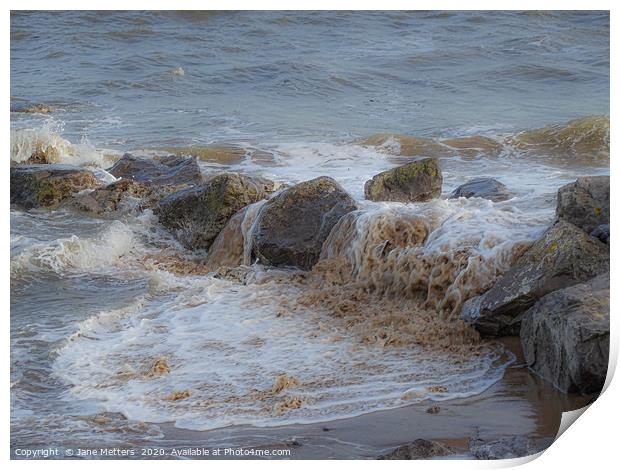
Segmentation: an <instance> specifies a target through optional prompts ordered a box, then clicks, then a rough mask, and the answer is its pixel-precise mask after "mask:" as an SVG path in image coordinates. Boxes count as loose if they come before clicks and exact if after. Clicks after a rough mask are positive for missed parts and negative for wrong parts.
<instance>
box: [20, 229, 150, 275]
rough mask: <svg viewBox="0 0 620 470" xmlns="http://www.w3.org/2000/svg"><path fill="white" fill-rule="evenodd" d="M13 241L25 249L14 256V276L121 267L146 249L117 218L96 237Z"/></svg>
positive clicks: (136, 236) (137, 237)
mask: <svg viewBox="0 0 620 470" xmlns="http://www.w3.org/2000/svg"><path fill="white" fill-rule="evenodd" d="M141 228H143V227H141ZM138 233H139V232H138ZM14 241H15V243H20V244H21V245H22V246H24V248H23V249H22V250H20V252H19V253H18V254H16V255H15V256H14V257H12V259H11V274H12V276H18V275H19V274H20V273H23V272H33V271H35V272H36V271H46V270H50V271H53V272H55V273H57V274H65V273H67V272H87V273H93V272H98V271H99V272H100V271H102V270H108V269H111V268H122V267H125V266H126V263H128V260H134V259H135V258H136V256H137V255H138V254H139V253H140V252H141V251H142V250H143V248H142V246H141V243H140V241H139V235H137V233H136V228H135V227H133V228H132V227H131V226H129V225H127V224H125V223H123V222H120V221H117V220H115V221H112V222H111V223H110V224H109V225H108V226H107V228H106V229H105V230H103V231H102V232H100V233H98V234H97V235H96V236H94V237H80V236H77V235H71V236H69V237H66V238H57V239H54V240H51V241H46V242H38V241H37V242H34V243H28V244H26V243H25V242H24V241H23V240H22V238H21V237H19V236H18V237H15V238H14ZM28 241H30V240H28Z"/></svg>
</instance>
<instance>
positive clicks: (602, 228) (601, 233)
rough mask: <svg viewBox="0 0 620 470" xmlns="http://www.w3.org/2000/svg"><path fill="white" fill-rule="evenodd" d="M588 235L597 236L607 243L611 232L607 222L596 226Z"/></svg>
mask: <svg viewBox="0 0 620 470" xmlns="http://www.w3.org/2000/svg"><path fill="white" fill-rule="evenodd" d="M590 236H592V237H594V238H598V239H599V240H600V241H602V242H603V243H607V244H608V245H609V239H610V237H611V232H610V230H609V224H603V225H599V226H598V227H596V228H595V229H594V230H592V233H590Z"/></svg>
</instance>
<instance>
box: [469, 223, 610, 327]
mask: <svg viewBox="0 0 620 470" xmlns="http://www.w3.org/2000/svg"><path fill="white" fill-rule="evenodd" d="M607 271H609V247H608V246H607V245H605V244H603V243H601V242H600V241H599V240H598V239H596V238H593V237H591V236H589V235H588V234H587V233H584V232H583V231H582V230H580V229H579V228H577V227H575V226H574V225H573V224H570V223H568V222H565V221H559V222H557V223H556V224H555V225H553V226H552V227H550V228H549V229H548V230H547V231H546V232H545V233H544V234H543V236H542V237H541V238H540V239H539V240H538V241H536V242H535V243H534V244H533V245H532V247H531V248H530V249H529V250H528V251H527V252H526V253H525V254H524V255H523V256H522V257H521V258H519V260H518V261H517V263H516V264H515V265H514V266H513V267H512V268H511V269H510V270H509V271H508V272H506V273H505V274H504V275H503V276H502V277H501V278H500V279H498V280H497V282H496V283H495V284H494V285H493V287H491V289H489V290H488V291H487V292H485V293H484V294H482V295H481V296H478V297H474V298H472V299H469V300H468V301H467V302H465V303H464V304H463V307H462V309H461V319H463V320H464V321H466V322H467V323H470V324H473V325H474V326H475V327H476V329H477V330H478V331H480V332H481V333H482V334H483V335H488V336H503V335H514V334H518V333H519V330H520V328H521V327H520V324H521V316H522V314H523V313H524V312H525V311H526V310H527V309H528V308H530V307H531V306H532V305H533V304H534V303H535V302H536V301H537V300H538V299H540V298H541V297H542V296H544V295H546V294H548V293H549V292H553V291H554V290H557V289H562V288H565V287H568V286H571V285H574V284H577V283H580V282H584V281H587V280H588V279H591V278H593V277H595V276H597V275H598V274H601V273H604V272H607Z"/></svg>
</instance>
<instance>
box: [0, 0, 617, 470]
mask: <svg viewBox="0 0 620 470" xmlns="http://www.w3.org/2000/svg"><path fill="white" fill-rule="evenodd" d="M616 3H617V2H616ZM612 5H613V3H612V2H611V1H599V0H591V1H589V2H577V1H575V0H567V1H549V0H537V1H533V0H526V1H518V2H517V1H503V2H501V3H500V2H497V1H494V2H493V1H468V2H458V1H445V0H438V1H416V2H406V1H402V0H383V1H381V2H369V1H355V2H354V1H350V0H349V1H334V0H331V1H325V0H322V1H295V2H284V1H273V0H271V1H270V0H264V1H261V2H250V1H239V0H237V1H234V0H223V1H218V2H199V1H188V0H176V1H174V2H170V1H168V2H166V1H161V0H160V1H144V0H141V1H138V0H124V1H118V0H108V1H106V2H105V3H103V2H95V1H86V0H83V1H76V0H73V1H66V0H59V1H55V2H53V3H52V2H49V1H47V2H46V1H41V0H22V1H14V0H9V1H8V2H4V4H3V11H2V30H3V31H2V33H3V34H2V38H3V41H4V47H3V48H2V62H3V64H4V68H3V70H5V75H4V77H3V81H4V87H3V90H4V96H5V99H4V103H5V105H4V106H5V107H4V113H3V114H2V119H3V124H4V129H5V131H4V133H3V136H4V137H3V141H2V142H3V148H4V149H5V151H6V152H7V153H8V148H9V129H10V115H9V106H10V78H9V70H10V46H9V40H10V35H9V30H10V16H9V11H10V9H15V10H21V9H31V10H39V9H41V10H51V9H65V10H73V9H119V10H120V9H133V10H149V9H151V10H153V9H212V8H217V9H221V10H223V9H233V10H234V9H242V10H244V9H245V10H261V9H266V10H271V9H273V10H276V9H289V10H290V9H306V10H319V9H331V10H335V9H338V10H343V9H344V10H352V9H367V10H389V9H403V10H411V9H429V10H443V9H447V10H462V9H473V10H493V9H506V10H509V9H538V10H554V9H556V10H558V9H561V10H611V28H610V31H611V38H610V41H611V51H612V54H611V70H610V73H611V75H610V78H611V79H610V82H611V83H610V84H611V97H610V118H611V114H614V110H615V109H617V105H618V97H617V93H616V87H615V86H614V78H615V77H617V76H618V74H617V73H616V66H617V60H616V57H615V55H614V53H615V52H616V51H617V47H616V46H617V44H616V43H617V36H618V35H617V33H614V31H617V30H616V29H615V28H616V27H617V26H618V25H617V24H616V23H617V21H615V14H616V12H614V8H613V6H612ZM615 9H616V10H620V9H619V8H615ZM44 27H45V25H33V28H44ZM577 99H578V98H577ZM616 135H617V133H616V132H615V125H614V126H611V140H612V145H611V149H612V155H611V175H612V207H619V205H618V199H619V196H618V192H616V191H615V189H613V188H615V187H616V181H615V180H617V178H616V176H615V175H616V167H618V164H617V162H616V161H615V160H616V158H618V157H617V155H616V154H617V153H618V152H616V151H615V142H617V141H618V140H617V139H616ZM4 165H5V167H4V171H2V172H1V173H0V174H1V176H0V177H1V178H2V184H1V188H2V191H3V194H2V196H0V197H1V198H2V201H4V208H5V209H4V210H5V212H4V217H3V218H2V232H1V233H2V243H3V246H4V251H3V253H2V256H3V260H4V269H3V270H2V281H3V284H2V285H3V288H4V294H5V295H3V296H2V302H3V307H4V308H3V309H2V319H3V322H2V323H3V329H2V331H3V332H4V335H3V343H4V344H3V346H4V347H3V351H4V352H5V354H6V357H5V360H4V361H3V362H2V370H1V374H2V377H4V387H3V388H2V392H3V398H4V401H3V403H4V406H3V408H2V425H3V429H5V432H4V433H3V436H6V440H5V446H3V447H2V449H1V452H2V456H3V460H5V461H9V458H10V450H9V436H10V426H9V416H10V400H9V383H8V382H9V364H10V361H9V344H10V342H9V337H10V323H9V311H10V310H9V295H10V289H9V280H10V273H9V254H8V247H9V217H8V212H9V211H8V208H9V172H8V158H6V157H5V163H4ZM611 218H612V220H613V221H614V222H613V224H612V225H613V226H614V227H615V226H616V225H615V219H616V217H615V216H614V212H612V216H611ZM617 253H618V247H617V245H616V244H614V243H612V245H611V254H612V260H614V261H613V263H612V270H611V282H612V286H614V287H615V286H617V285H619V284H618V283H617V282H616V281H618V276H617V272H616V271H617V269H616V267H615V260H616V259H617V258H618V257H617ZM615 299H616V296H615V295H614V294H613V289H612V296H611V302H612V303H611V311H612V317H613V316H614V315H616V313H615V311H614V310H615V308H614V307H615V306H616V301H615ZM617 359H618V324H617V322H616V321H615V320H614V319H613V318H612V335H611V352H610V363H611V364H612V366H611V367H614V368H615V365H616V363H617ZM608 375H609V377H608V382H609V379H611V376H612V374H611V373H610V374H608ZM619 397H620V386H618V380H615V381H613V382H611V383H610V384H609V383H608V388H607V389H606V391H605V392H604V393H603V395H601V397H600V398H599V399H598V400H597V401H596V402H595V403H594V404H593V405H592V406H591V407H590V408H589V409H588V410H587V411H586V412H585V413H584V414H583V415H582V416H581V417H580V418H579V420H578V422H577V425H575V426H571V427H570V428H569V429H568V430H567V431H566V432H565V433H564V434H563V435H562V436H561V437H560V438H559V439H558V440H557V442H555V443H554V444H553V445H552V446H551V447H550V448H549V449H548V450H547V451H545V452H544V453H542V455H540V456H539V457H538V458H535V459H533V460H532V459H531V458H525V459H515V460H511V461H496V462H484V461H416V462H415V463H411V462H406V461H395V462H393V463H390V464H388V465H396V466H400V467H401V468H403V467H404V466H405V465H406V466H408V467H410V466H411V465H415V466H416V468H450V469H455V468H458V469H469V468H506V467H511V466H515V465H521V464H523V463H525V462H526V461H530V463H529V467H528V468H532V469H545V470H547V469H548V468H550V467H551V466H553V467H554V468H560V469H571V468H579V469H584V468H593V469H594V468H595V469H605V468H611V466H612V465H614V466H617V462H618V460H619V459H618V452H619V450H620V449H617V448H616V445H618V444H617V440H618V438H617V437H616V436H617V435H618V434H617V422H616V418H617V417H618V406H620V399H619ZM174 463H175V464H176V463H177V462H176V461H175V462H174ZM9 464H10V465H11V466H14V467H16V468H18V467H19V468H24V467H30V466H31V465H33V464H34V465H37V466H38V465H47V466H50V467H51V468H62V467H65V466H70V467H71V466H83V465H84V462H78V461H36V462H33V461H10V462H9ZM111 464H112V465H114V466H117V465H118V466H119V468H123V467H124V468H126V467H128V466H135V465H137V466H144V467H146V466H148V467H150V468H153V467H156V468H163V467H167V466H168V465H170V462H169V461H116V462H114V463H111V462H109V461H107V462H106V461H88V463H87V465H89V466H93V467H99V468H103V467H108V466H110V465H111ZM351 464H352V465H355V466H356V467H358V466H359V467H360V468H367V467H369V466H374V465H382V464H381V463H379V462H377V461H354V462H352V463H351ZM185 465H191V466H193V467H194V468H197V467H198V466H200V467H203V468H204V466H205V465H206V466H209V467H213V466H216V467H221V466H225V467H227V466H231V465H239V466H241V465H252V467H253V468H265V469H267V468H273V467H274V466H275V467H280V468H281V467H282V466H284V465H289V462H286V461H247V462H246V461H206V462H205V461H189V462H187V463H186V464H185ZM296 465H299V466H300V467H301V468H312V467H313V466H314V465H316V463H314V462H312V461H298V462H296ZM320 465H321V466H325V467H329V468H334V467H336V466H337V467H339V468H341V467H342V466H343V465H349V463H348V462H347V463H344V462H333V461H321V463H320Z"/></svg>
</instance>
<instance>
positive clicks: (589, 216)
mask: <svg viewBox="0 0 620 470" xmlns="http://www.w3.org/2000/svg"><path fill="white" fill-rule="evenodd" d="M555 213H556V216H557V217H558V218H559V219H563V220H566V221H568V222H570V223H572V224H574V225H576V226H577V227H579V228H581V229H582V230H584V231H586V232H588V233H590V232H592V231H593V230H595V229H596V228H597V227H598V226H600V225H609V176H584V177H581V178H578V179H577V181H575V182H574V183H570V184H567V185H566V186H562V187H561V188H560V189H559V190H558V205H557V208H556V211H555Z"/></svg>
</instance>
